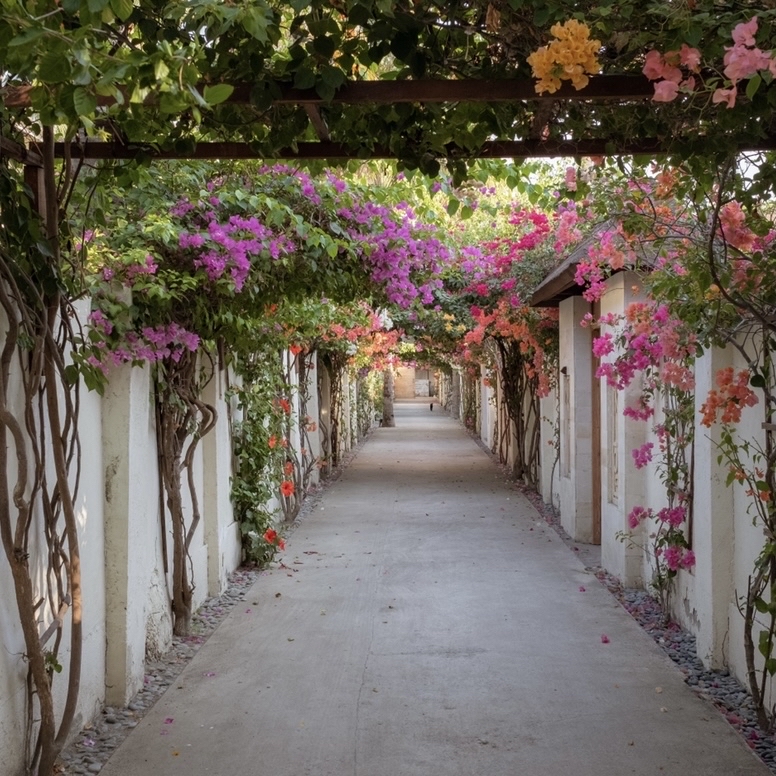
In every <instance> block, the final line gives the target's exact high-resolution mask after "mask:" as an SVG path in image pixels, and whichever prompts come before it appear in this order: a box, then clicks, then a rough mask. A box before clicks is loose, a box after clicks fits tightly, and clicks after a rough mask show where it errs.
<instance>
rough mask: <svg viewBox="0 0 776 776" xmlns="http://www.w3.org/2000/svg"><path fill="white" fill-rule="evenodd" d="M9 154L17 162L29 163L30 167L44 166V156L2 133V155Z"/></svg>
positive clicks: (0, 147)
mask: <svg viewBox="0 0 776 776" xmlns="http://www.w3.org/2000/svg"><path fill="white" fill-rule="evenodd" d="M3 156H7V157H9V158H10V159H13V160H14V161H15V162H21V163H22V164H26V165H29V166H30V167H43V158H42V157H41V155H40V154H39V153H38V152H37V151H33V150H32V149H31V148H25V147H24V146H23V145H21V144H20V143H16V142H14V141H13V140H9V139H8V138H7V137H3V136H2V135H0V157H3Z"/></svg>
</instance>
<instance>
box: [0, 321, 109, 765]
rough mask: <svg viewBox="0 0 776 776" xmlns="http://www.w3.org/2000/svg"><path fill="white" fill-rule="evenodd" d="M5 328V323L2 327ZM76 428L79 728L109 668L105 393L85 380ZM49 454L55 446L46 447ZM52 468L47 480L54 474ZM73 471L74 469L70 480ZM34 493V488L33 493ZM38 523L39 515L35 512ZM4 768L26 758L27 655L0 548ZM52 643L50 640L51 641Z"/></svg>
mask: <svg viewBox="0 0 776 776" xmlns="http://www.w3.org/2000/svg"><path fill="white" fill-rule="evenodd" d="M4 333H5V330H4V328H3V326H2V324H1V323H0V335H4ZM15 382H17V388H16V389H14V390H13V395H14V396H15V399H16V401H15V403H16V406H17V407H19V410H21V404H20V402H19V390H18V381H15ZM79 430H80V438H81V444H82V458H81V477H80V485H79V490H78V495H77V498H76V501H75V504H74V507H75V514H76V520H77V522H78V528H79V532H80V555H81V574H82V579H81V584H82V592H83V615H82V616H83V620H82V622H83V647H82V648H83V660H82V670H81V689H80V695H79V703H78V707H77V710H76V717H75V722H74V728H75V729H78V728H79V727H80V726H81V725H82V724H83V723H85V722H86V721H87V720H89V719H91V718H92V717H93V716H94V714H95V713H96V712H97V711H98V709H99V707H100V705H101V703H102V698H103V695H104V668H105V592H104V591H105V577H104V570H105V566H104V559H103V548H104V532H103V487H104V486H103V477H102V470H103V465H102V446H101V436H102V434H101V401H100V397H99V396H98V395H97V394H91V393H88V392H87V391H86V389H85V387H84V386H81V408H80V419H79ZM9 453H10V455H9V458H10V459H11V460H10V461H9V463H10V466H9V471H8V472H3V473H2V474H3V476H6V475H7V476H8V479H9V481H10V482H13V481H14V480H13V478H14V477H15V449H14V448H13V447H12V446H11V447H10V449H9ZM49 459H50V454H49ZM53 477H54V474H53V471H50V472H49V478H50V479H49V482H50V483H51V482H53ZM72 482H73V478H72V477H71V483H72ZM28 495H29V494H28ZM35 521H36V525H40V523H41V516H40V513H39V512H36V513H35ZM30 565H31V567H32V568H33V569H42V568H43V567H44V564H43V563H42V562H40V561H39V559H37V558H35V557H34V555H33V556H31V558H30ZM0 590H2V591H3V593H4V594H3V595H1V596H0V774H3V776H6V774H7V775H8V776H12V775H15V774H21V772H22V762H23V758H24V751H23V736H24V720H25V714H26V691H25V681H26V673H27V671H26V669H27V664H26V662H25V661H24V658H23V655H24V651H25V648H24V639H23V636H22V633H21V629H20V627H19V618H18V612H17V608H16V599H15V595H14V592H13V590H14V585H13V581H12V577H11V572H10V569H9V567H8V564H7V561H6V559H5V556H4V554H2V555H0ZM52 614H53V613H52V612H51V610H50V609H49V608H48V607H47V606H44V608H43V609H42V610H41V621H42V622H41V627H40V632H41V633H42V632H43V631H44V630H45V628H46V627H47V626H48V624H49V623H50V622H51V620H52ZM69 622H70V620H69V613H68V615H66V625H65V628H64V629H63V638H62V642H61V648H60V652H59V658H58V659H59V662H60V664H61V665H62V666H63V667H64V670H63V671H62V673H60V674H55V676H54V682H53V692H54V702H55V711H56V713H57V715H58V716H59V715H60V714H61V712H62V708H63V705H64V700H65V690H66V687H67V681H68V666H69V649H68V643H69V638H70V627H69ZM48 645H49V646H53V638H52V641H50V642H48Z"/></svg>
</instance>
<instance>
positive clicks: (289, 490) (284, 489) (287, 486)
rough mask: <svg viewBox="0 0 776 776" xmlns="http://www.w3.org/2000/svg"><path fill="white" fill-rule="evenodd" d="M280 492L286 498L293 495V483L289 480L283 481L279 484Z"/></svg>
mask: <svg viewBox="0 0 776 776" xmlns="http://www.w3.org/2000/svg"><path fill="white" fill-rule="evenodd" d="M280 492H281V493H282V494H283V495H284V496H285V497H286V498H288V497H289V496H293V495H294V483H293V482H291V480H283V482H281V483H280Z"/></svg>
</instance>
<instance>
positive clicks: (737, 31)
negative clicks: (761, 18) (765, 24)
mask: <svg viewBox="0 0 776 776" xmlns="http://www.w3.org/2000/svg"><path fill="white" fill-rule="evenodd" d="M756 32H757V17H756V16H753V17H752V18H751V19H750V20H749V21H748V22H741V23H740V24H737V25H736V26H735V27H733V43H735V44H736V45H738V46H754V44H755V40H754V36H755V33H756Z"/></svg>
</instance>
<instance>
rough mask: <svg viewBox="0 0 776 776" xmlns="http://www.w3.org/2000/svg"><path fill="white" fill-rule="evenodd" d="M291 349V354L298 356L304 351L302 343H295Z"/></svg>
mask: <svg viewBox="0 0 776 776" xmlns="http://www.w3.org/2000/svg"><path fill="white" fill-rule="evenodd" d="M289 350H290V351H291V355H294V356H298V355H299V354H300V353H301V352H302V350H303V348H302V346H301V345H297V344H296V343H294V344H293V345H291V347H290V348H289Z"/></svg>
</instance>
